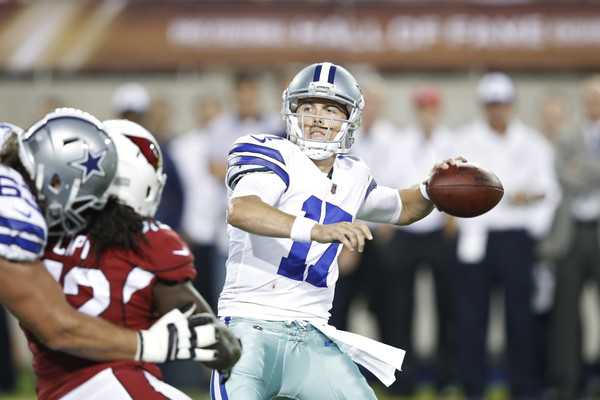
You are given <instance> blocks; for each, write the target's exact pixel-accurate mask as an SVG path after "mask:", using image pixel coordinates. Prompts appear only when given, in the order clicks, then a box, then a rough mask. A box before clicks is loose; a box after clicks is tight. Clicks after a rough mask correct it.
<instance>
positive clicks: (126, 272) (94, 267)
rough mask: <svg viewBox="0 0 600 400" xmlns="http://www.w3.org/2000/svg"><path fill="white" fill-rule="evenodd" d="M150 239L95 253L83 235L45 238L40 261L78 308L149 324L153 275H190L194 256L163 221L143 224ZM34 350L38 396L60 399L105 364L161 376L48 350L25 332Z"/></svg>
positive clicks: (134, 324) (150, 367)
mask: <svg viewBox="0 0 600 400" xmlns="http://www.w3.org/2000/svg"><path fill="white" fill-rule="evenodd" d="M144 232H145V235H146V238H147V239H148V242H144V241H140V245H141V247H140V251H138V252H137V253H135V252H133V251H123V250H114V249H112V250H109V251H107V252H106V253H104V254H102V255H101V256H100V258H98V257H97V256H96V255H95V254H94V253H93V249H92V248H91V245H90V242H89V240H88V237H87V236H86V235H79V236H76V237H75V238H73V239H72V240H71V241H70V242H68V243H66V242H62V241H60V240H59V241H56V242H52V243H49V244H48V246H47V247H46V253H45V255H44V264H45V266H46V268H47V269H48V270H49V271H50V273H51V274H52V275H53V276H54V278H55V279H56V280H57V281H58V282H59V283H60V284H61V285H62V287H63V291H64V293H65V295H66V297H67V301H68V302H69V303H70V304H71V305H73V307H75V308H77V309H78V310H79V311H81V312H84V313H86V314H89V315H92V316H99V317H102V318H104V319H106V320H109V321H111V322H113V323H115V324H117V325H122V326H126V327H129V328H132V329H135V330H140V329H146V328H148V327H150V326H151V325H152V324H153V323H154V322H155V321H156V319H157V317H158V316H157V315H156V313H155V311H154V309H153V299H152V286H153V285H154V283H155V282H156V280H157V279H161V280H164V281H169V282H183V281H186V280H192V279H193V278H194V277H195V275H196V270H195V269H194V263H193V261H194V259H193V256H192V254H191V252H190V250H189V248H188V246H187V245H186V244H185V242H184V241H183V240H182V239H181V237H179V235H178V234H177V233H176V232H174V231H173V230H172V229H171V228H170V227H168V226H167V225H164V224H161V223H158V222H156V223H155V222H148V223H145V225H144ZM25 333H26V334H27V337H28V340H29V348H30V350H31V352H32V353H33V368H34V371H35V374H36V376H37V390H38V397H39V399H58V398H60V397H61V396H63V395H65V394H66V393H68V392H70V391H71V390H73V389H74V388H76V387H77V386H79V385H81V384H82V383H83V382H85V381H87V380H88V379H90V378H91V377H92V376H94V375H95V374H97V373H98V372H100V371H101V370H103V369H105V368H108V367H116V366H119V367H121V368H122V367H123V366H125V365H130V366H131V367H132V368H143V369H145V370H147V371H148V372H150V373H152V374H153V375H155V376H157V377H159V378H161V373H160V370H159V369H158V367H157V366H156V365H155V364H149V363H142V362H134V361H118V362H102V363H99V362H95V361H90V360H85V359H82V358H78V357H74V356H70V355H68V354H66V353H62V352H57V351H52V350H50V349H48V348H47V347H45V346H44V345H42V344H41V343H40V342H39V341H38V340H37V338H36V337H35V336H34V335H33V334H31V333H30V332H27V331H26V332H25Z"/></svg>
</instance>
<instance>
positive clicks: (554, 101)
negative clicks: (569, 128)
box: [540, 93, 566, 143]
mask: <svg viewBox="0 0 600 400" xmlns="http://www.w3.org/2000/svg"><path fill="white" fill-rule="evenodd" d="M565 122H566V112H565V101H564V99H563V97H562V96H561V95H560V94H558V93H550V94H548V95H547V96H546V97H545V98H544V100H543V101H542V105H541V109H540V130H541V132H542V133H543V134H544V135H545V136H546V137H547V138H548V140H549V141H550V142H552V143H554V142H555V141H556V139H558V137H559V136H560V135H561V134H562V133H564V132H563V131H564V128H565Z"/></svg>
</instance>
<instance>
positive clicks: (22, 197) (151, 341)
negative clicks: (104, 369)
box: [0, 109, 217, 362]
mask: <svg viewBox="0 0 600 400" xmlns="http://www.w3.org/2000/svg"><path fill="white" fill-rule="evenodd" d="M0 130H2V135H0V137H2V138H6V143H5V144H4V146H3V147H2V152H1V153H0V160H1V164H0V201H1V204H2V207H0V277H1V279H0V301H2V303H3V304H4V305H5V306H6V307H7V309H8V310H10V311H11V312H12V313H13V314H14V315H15V316H16V317H17V318H18V319H19V321H20V322H21V324H22V326H24V327H25V328H27V329H28V330H30V331H31V332H32V333H33V334H35V335H36V336H37V338H39V340H40V341H41V342H42V343H43V344H44V345H45V346H46V348H48V349H51V350H59V351H63V352H67V353H69V354H71V355H74V356H78V357H82V358H87V359H91V360H99V361H110V360H136V361H142V362H164V361H167V360H178V359H181V360H184V359H199V358H203V359H204V360H206V359H209V360H212V359H214V351H213V352H212V353H213V354H209V355H207V354H205V353H202V352H201V353H198V354H197V352H196V351H195V350H196V347H197V345H198V340H197V338H198V337H200V338H204V339H206V340H205V342H212V343H214V342H216V340H217V338H216V328H215V325H214V324H211V323H208V324H207V323H206V321H204V320H198V319H195V318H194V317H191V318H190V319H188V318H186V316H185V315H184V314H182V313H181V312H180V311H179V310H173V311H171V312H169V313H167V314H166V315H165V316H164V317H162V318H161V319H159V321H157V322H156V323H155V324H154V325H153V326H152V327H150V326H149V325H148V326H147V327H146V328H147V329H142V330H139V331H137V332H136V331H134V330H132V329H130V328H124V327H119V326H116V325H114V324H111V323H109V322H107V321H106V320H103V319H100V318H94V317H93V316H90V315H86V314H84V313H80V312H77V310H76V309H75V308H73V307H72V306H70V305H69V304H68V303H67V302H66V300H65V296H64V294H63V292H62V290H61V288H60V286H59V285H58V284H57V283H56V281H55V280H54V279H53V276H52V275H51V274H50V273H49V272H48V270H47V269H46V268H45V267H44V265H43V264H42V262H41V261H40V257H41V256H42V255H43V252H44V248H45V246H46V242H47V240H48V231H49V228H48V226H50V227H51V229H52V230H56V229H57V227H58V226H64V228H65V229H70V230H72V231H73V232H76V231H77V229H78V228H82V227H83V226H82V225H80V223H81V222H82V219H81V218H80V214H79V213H80V212H81V211H82V210H86V209H88V208H90V207H91V208H93V207H97V206H98V204H101V203H102V199H99V198H97V197H95V196H93V190H106V188H107V187H108V185H109V184H110V182H111V181H112V179H113V177H114V174H115V171H116V167H117V162H116V161H117V154H116V149H115V147H114V144H113V143H112V141H111V140H110V139H109V138H108V136H107V134H106V133H105V132H104V131H103V129H102V127H101V125H100V122H99V121H98V120H96V119H95V118H93V117H92V116H91V115H89V114H87V113H84V112H82V111H80V110H74V109H61V110H57V111H55V112H52V113H49V114H48V115H46V116H45V117H44V118H42V119H41V120H40V121H38V122H37V123H36V124H34V125H33V126H32V127H31V128H30V129H29V130H28V131H27V132H23V131H22V130H21V129H20V128H18V127H16V126H14V125H10V124H0ZM69 171H71V172H70V173H71V174H72V175H71V176H70V180H69V179H68V178H67V174H69ZM204 344H205V343H204ZM211 356H212V357H211Z"/></svg>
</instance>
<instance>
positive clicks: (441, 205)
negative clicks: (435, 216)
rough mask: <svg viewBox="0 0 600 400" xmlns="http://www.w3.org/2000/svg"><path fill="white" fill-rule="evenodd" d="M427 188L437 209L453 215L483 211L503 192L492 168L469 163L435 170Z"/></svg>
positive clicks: (476, 213)
mask: <svg viewBox="0 0 600 400" xmlns="http://www.w3.org/2000/svg"><path fill="white" fill-rule="evenodd" d="M426 187H427V194H428V195H429V198H430V199H431V201H433V204H435V206H436V207H437V209H438V210H440V211H443V212H445V213H448V214H450V215H454V216H456V217H476V216H478V215H481V214H484V213H486V212H488V211H490V210H491V209H492V208H494V207H495V206H496V204H498V203H499V202H500V200H501V199H502V196H503V195H504V187H503V186H502V182H500V179H498V177H497V176H496V175H495V174H494V173H493V172H492V171H490V170H488V169H486V168H484V167H482V166H480V165H477V164H474V163H470V162H466V163H465V162H459V163H458V164H457V165H456V166H454V165H451V166H450V168H448V169H439V170H437V171H436V172H435V173H434V174H433V175H431V177H430V178H429V180H428V181H427V185H426Z"/></svg>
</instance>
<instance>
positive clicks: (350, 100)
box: [282, 62, 364, 160]
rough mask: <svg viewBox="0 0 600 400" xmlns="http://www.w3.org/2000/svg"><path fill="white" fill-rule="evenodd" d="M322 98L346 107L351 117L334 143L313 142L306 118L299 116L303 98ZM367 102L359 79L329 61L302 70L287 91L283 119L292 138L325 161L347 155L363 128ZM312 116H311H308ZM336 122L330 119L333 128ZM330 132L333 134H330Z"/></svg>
mask: <svg viewBox="0 0 600 400" xmlns="http://www.w3.org/2000/svg"><path fill="white" fill-rule="evenodd" d="M310 97H318V98H323V99H329V100H333V101H335V102H337V103H340V104H341V105H343V106H344V108H345V109H346V111H347V115H348V118H346V119H344V120H341V121H342V122H343V124H342V128H341V129H340V131H339V132H338V134H337V135H336V136H335V138H334V139H333V140H327V135H326V136H325V140H322V141H321V140H313V139H309V138H306V137H304V129H303V128H304V120H303V115H302V114H299V113H296V109H297V108H298V103H299V100H300V99H305V98H310ZM363 107H364V99H363V95H362V92H361V90H360V87H359V86H358V83H357V82H356V79H354V77H353V76H352V75H351V74H350V73H349V72H348V71H347V70H346V69H344V68H343V67H341V66H339V65H335V64H332V63H329V62H322V63H317V64H312V65H309V66H308V67H306V68H304V69H303V70H302V71H300V72H299V73H298V74H296V76H295V77H294V79H292V81H291V82H290V85H289V87H288V88H287V89H286V90H285V91H284V92H283V108H282V114H283V118H284V120H285V121H286V123H287V134H288V139H290V140H291V141H292V142H294V143H296V144H297V145H298V146H299V147H300V149H301V150H302V151H303V152H304V153H305V154H306V155H307V156H308V157H309V158H311V159H313V160H324V159H326V158H329V157H332V156H333V155H334V154H339V153H347V152H348V151H350V147H352V144H353V143H354V136H353V134H354V131H355V130H356V128H358V127H359V125H360V121H361V113H362V109H363ZM304 116H308V117H311V116H310V115H304ZM333 121H334V119H333V118H330V122H329V129H331V124H332V123H333ZM328 133H329V132H328Z"/></svg>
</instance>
